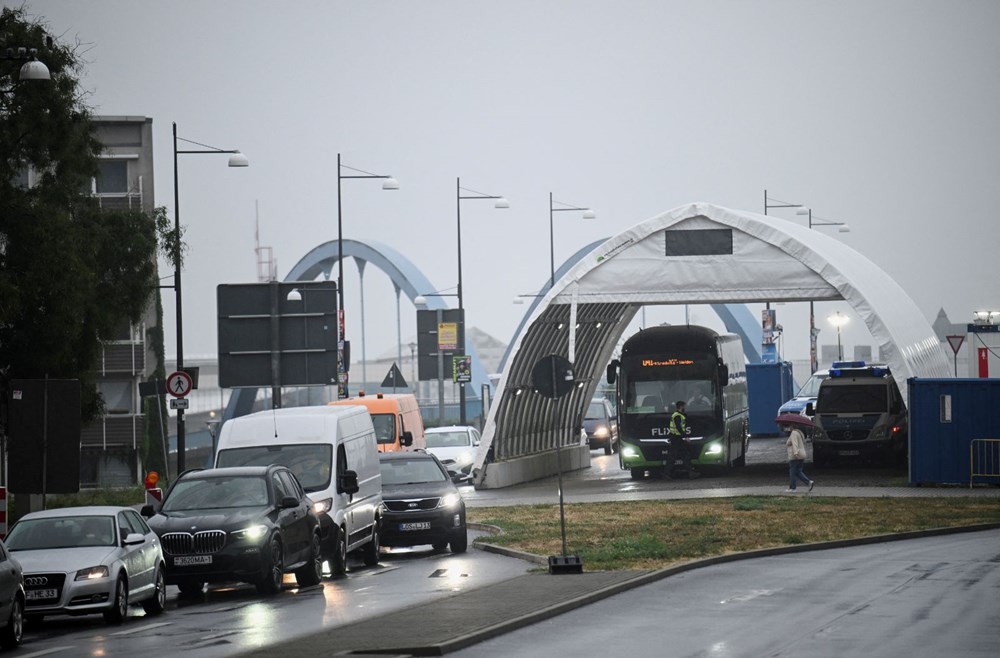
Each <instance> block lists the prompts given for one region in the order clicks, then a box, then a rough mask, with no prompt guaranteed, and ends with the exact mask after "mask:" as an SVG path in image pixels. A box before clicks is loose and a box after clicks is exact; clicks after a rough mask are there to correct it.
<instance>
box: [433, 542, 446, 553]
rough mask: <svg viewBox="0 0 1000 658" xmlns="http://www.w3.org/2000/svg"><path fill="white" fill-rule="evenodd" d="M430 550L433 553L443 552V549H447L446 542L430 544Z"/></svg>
mask: <svg viewBox="0 0 1000 658" xmlns="http://www.w3.org/2000/svg"><path fill="white" fill-rule="evenodd" d="M431 548H433V549H434V550H435V551H443V550H444V549H446V548H448V542H446V541H436V542H433V543H431Z"/></svg>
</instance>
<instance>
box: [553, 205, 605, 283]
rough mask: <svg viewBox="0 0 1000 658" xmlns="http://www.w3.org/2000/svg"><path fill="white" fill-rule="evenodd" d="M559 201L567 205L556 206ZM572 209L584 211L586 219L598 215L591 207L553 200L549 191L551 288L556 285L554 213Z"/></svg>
mask: <svg viewBox="0 0 1000 658" xmlns="http://www.w3.org/2000/svg"><path fill="white" fill-rule="evenodd" d="M556 203H558V204H559V205H560V206H565V207H564V208H556V207H554V206H553V204H556ZM570 210H577V211H581V212H583V218H584V219H594V218H596V217H597V213H596V212H594V211H593V210H591V209H590V208H580V207H579V206H572V205H570V204H568V203H563V202H562V201H553V200H552V192H549V279H550V280H549V288H550V289H551V288H553V287H554V286H555V285H556V244H555V242H556V241H555V229H554V223H553V221H552V215H553V214H554V213H557V212H567V211H570Z"/></svg>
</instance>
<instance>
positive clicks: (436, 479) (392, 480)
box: [378, 451, 468, 553]
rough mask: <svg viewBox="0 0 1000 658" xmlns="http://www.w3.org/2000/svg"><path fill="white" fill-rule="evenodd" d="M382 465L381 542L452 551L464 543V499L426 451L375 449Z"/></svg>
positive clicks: (457, 550)
mask: <svg viewBox="0 0 1000 658" xmlns="http://www.w3.org/2000/svg"><path fill="white" fill-rule="evenodd" d="M378 458H379V466H380V468H381V470H382V545H383V546H418V545H421V544H431V545H432V546H433V547H434V548H435V549H436V550H439V551H440V550H444V548H445V547H447V546H449V545H450V546H451V552H452V553H464V552H465V550H466V548H468V536H467V535H466V524H465V501H463V500H462V496H461V494H460V493H459V492H458V488H457V487H456V486H455V484H454V482H452V480H451V475H450V474H449V473H448V471H447V469H445V467H444V465H443V464H441V462H440V461H439V460H438V458H437V457H435V456H434V455H432V454H429V453H426V452H422V451H413V452H382V453H379V456H378Z"/></svg>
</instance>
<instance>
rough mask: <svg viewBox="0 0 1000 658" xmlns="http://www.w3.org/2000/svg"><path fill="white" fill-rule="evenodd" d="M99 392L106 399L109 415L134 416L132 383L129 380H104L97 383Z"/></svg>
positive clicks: (105, 404)
mask: <svg viewBox="0 0 1000 658" xmlns="http://www.w3.org/2000/svg"><path fill="white" fill-rule="evenodd" d="M97 390H98V392H99V393H100V394H101V397H102V398H103V399H104V408H105V411H106V413H108V414H134V413H135V406H134V399H133V391H132V381H131V380H129V379H104V380H101V381H99V382H98V383H97Z"/></svg>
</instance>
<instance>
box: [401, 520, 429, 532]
mask: <svg viewBox="0 0 1000 658" xmlns="http://www.w3.org/2000/svg"><path fill="white" fill-rule="evenodd" d="M399 529H400V530H401V531H403V532H406V531H407V530H430V529H431V522H430V521H417V522H414V523H400V524H399Z"/></svg>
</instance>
